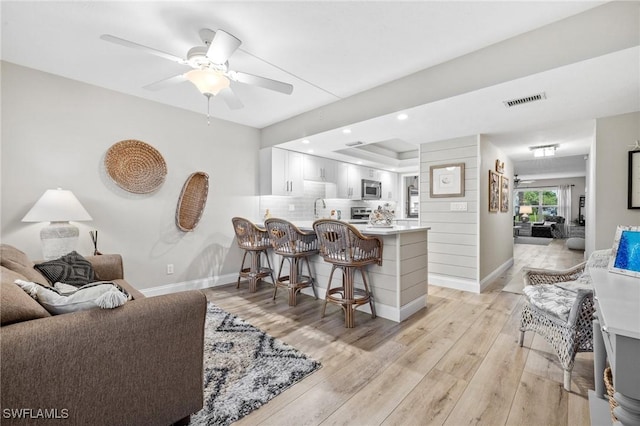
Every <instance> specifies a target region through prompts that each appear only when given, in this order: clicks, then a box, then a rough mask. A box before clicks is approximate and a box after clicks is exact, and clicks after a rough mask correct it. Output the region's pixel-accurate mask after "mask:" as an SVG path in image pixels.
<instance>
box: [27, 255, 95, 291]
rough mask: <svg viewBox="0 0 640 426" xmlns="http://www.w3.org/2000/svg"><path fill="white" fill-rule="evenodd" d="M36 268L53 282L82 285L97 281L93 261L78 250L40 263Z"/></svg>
mask: <svg viewBox="0 0 640 426" xmlns="http://www.w3.org/2000/svg"><path fill="white" fill-rule="evenodd" d="M35 268H36V269H37V270H38V271H40V272H42V274H43V275H44V276H45V277H47V279H48V280H49V282H50V283H51V284H53V283H57V282H62V283H65V284H70V285H74V286H76V287H82V286H83V285H86V284H89V283H90V282H93V281H95V272H94V271H93V266H91V262H89V261H88V260H87V259H85V258H84V257H82V255H80V254H79V253H78V252H76V251H72V252H71V253H69V254H65V255H64V256H62V257H60V258H58V259H54V260H49V261H48V262H43V263H38V264H37V265H35Z"/></svg>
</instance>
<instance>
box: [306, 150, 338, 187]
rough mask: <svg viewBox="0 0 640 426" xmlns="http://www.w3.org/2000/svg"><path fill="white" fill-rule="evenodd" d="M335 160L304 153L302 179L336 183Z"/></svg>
mask: <svg viewBox="0 0 640 426" xmlns="http://www.w3.org/2000/svg"><path fill="white" fill-rule="evenodd" d="M337 163H338V162H337V161H336V160H332V159H330V158H323V157H316V156H315V155H307V154H304V170H303V176H304V180H313V181H317V182H327V183H336V166H337Z"/></svg>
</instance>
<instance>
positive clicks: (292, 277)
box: [288, 257, 298, 306]
mask: <svg viewBox="0 0 640 426" xmlns="http://www.w3.org/2000/svg"><path fill="white" fill-rule="evenodd" d="M297 284H298V258H297V257H290V258H289V287H288V290H289V306H296V293H297V289H296V286H297Z"/></svg>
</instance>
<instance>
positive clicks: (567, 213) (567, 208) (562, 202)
mask: <svg viewBox="0 0 640 426" xmlns="http://www.w3.org/2000/svg"><path fill="white" fill-rule="evenodd" d="M558 216H562V217H564V219H565V223H571V220H572V217H571V185H560V186H559V187H558Z"/></svg>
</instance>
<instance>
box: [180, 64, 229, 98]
mask: <svg viewBox="0 0 640 426" xmlns="http://www.w3.org/2000/svg"><path fill="white" fill-rule="evenodd" d="M185 77H187V80H189V81H190V82H192V83H193V84H194V85H195V86H196V87H197V88H198V90H199V91H200V92H201V93H202V94H203V95H214V96H215V95H217V94H218V92H220V91H221V90H222V89H226V88H227V87H229V84H230V82H229V79H228V78H227V77H225V76H224V74H222V73H221V72H219V71H215V70H210V69H197V70H191V71H189V72H188V73H186V74H185Z"/></svg>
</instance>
